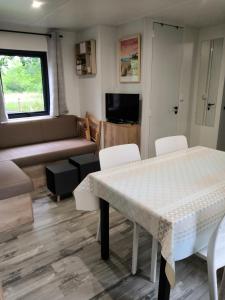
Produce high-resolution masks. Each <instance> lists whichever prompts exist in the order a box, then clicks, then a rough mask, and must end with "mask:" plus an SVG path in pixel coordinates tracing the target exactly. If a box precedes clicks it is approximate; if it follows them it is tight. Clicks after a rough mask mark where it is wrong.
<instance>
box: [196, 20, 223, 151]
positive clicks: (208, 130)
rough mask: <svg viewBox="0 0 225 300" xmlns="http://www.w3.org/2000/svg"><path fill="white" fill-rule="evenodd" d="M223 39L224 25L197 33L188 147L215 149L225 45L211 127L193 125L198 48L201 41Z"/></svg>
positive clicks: (198, 63)
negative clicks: (196, 146) (200, 146)
mask: <svg viewBox="0 0 225 300" xmlns="http://www.w3.org/2000/svg"><path fill="white" fill-rule="evenodd" d="M221 37H223V38H225V25H220V26H214V27H207V28H203V29H201V30H200V31H199V38H198V50H197V55H196V70H195V76H194V97H193V105H192V112H191V128H190V145H191V146H195V145H202V146H207V147H211V148H216V147H217V138H218V130H219V120H220V113H221V104H222V97H223V86H224V78H225V43H224V47H223V48H224V49H223V58H222V63H221V74H220V82H219V88H218V96H217V105H216V114H215V124H214V126H213V127H209V126H200V125H197V124H196V123H195V115H196V103H197V90H198V78H199V68H200V47H201V41H203V40H210V39H215V38H221Z"/></svg>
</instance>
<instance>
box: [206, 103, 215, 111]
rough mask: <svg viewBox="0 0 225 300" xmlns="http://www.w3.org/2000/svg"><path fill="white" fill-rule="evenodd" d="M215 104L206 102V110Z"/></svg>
mask: <svg viewBox="0 0 225 300" xmlns="http://www.w3.org/2000/svg"><path fill="white" fill-rule="evenodd" d="M214 105H215V103H208V104H207V110H210V109H211V106H214Z"/></svg>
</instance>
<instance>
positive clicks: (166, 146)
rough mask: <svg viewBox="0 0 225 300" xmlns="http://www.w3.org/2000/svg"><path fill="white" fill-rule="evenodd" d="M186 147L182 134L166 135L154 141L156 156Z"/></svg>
mask: <svg viewBox="0 0 225 300" xmlns="http://www.w3.org/2000/svg"><path fill="white" fill-rule="evenodd" d="M187 148H188V143H187V139H186V137H185V136H184V135H176V136H168V137H164V138H161V139H158V140H156V141H155V152H156V156H160V155H164V154H167V153H170V152H174V151H179V150H183V149H187Z"/></svg>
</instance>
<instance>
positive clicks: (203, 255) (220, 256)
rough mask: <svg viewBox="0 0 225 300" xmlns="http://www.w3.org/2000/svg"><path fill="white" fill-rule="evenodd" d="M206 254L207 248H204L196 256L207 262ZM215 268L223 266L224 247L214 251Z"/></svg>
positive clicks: (224, 258) (224, 261) (224, 259)
mask: <svg viewBox="0 0 225 300" xmlns="http://www.w3.org/2000/svg"><path fill="white" fill-rule="evenodd" d="M207 252H208V248H207V247H205V248H203V249H201V250H200V251H199V252H198V253H197V255H198V256H200V257H201V258H202V259H204V260H207ZM214 263H215V266H216V268H217V269H219V268H221V267H223V266H224V265H225V246H224V245H221V247H220V248H219V249H217V250H216V257H215V262H214Z"/></svg>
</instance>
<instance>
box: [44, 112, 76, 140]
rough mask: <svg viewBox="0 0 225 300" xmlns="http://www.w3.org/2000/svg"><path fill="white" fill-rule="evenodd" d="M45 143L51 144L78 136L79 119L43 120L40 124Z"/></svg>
mask: <svg viewBox="0 0 225 300" xmlns="http://www.w3.org/2000/svg"><path fill="white" fill-rule="evenodd" d="M40 125H41V132H42V136H43V142H50V141H56V140H62V139H68V138H74V137H77V136H78V128H77V117H76V116H72V115H65V116H60V117H58V118H53V119H43V120H42V121H41V122H40Z"/></svg>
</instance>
